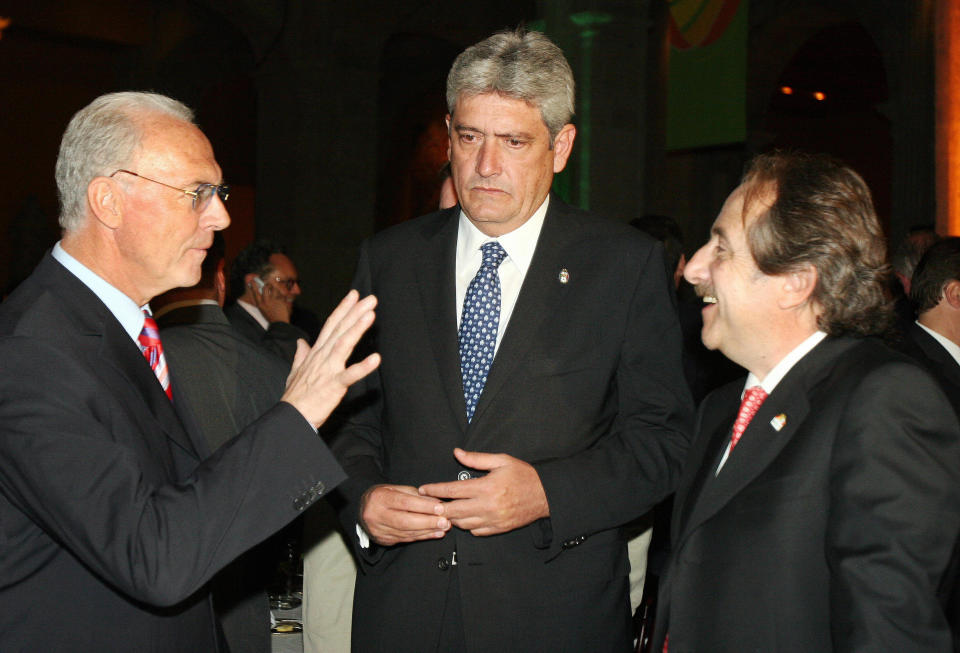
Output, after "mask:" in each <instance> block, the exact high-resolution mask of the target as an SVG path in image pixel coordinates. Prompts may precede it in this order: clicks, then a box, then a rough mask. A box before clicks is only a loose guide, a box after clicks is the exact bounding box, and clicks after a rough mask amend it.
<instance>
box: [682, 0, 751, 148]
mask: <svg viewBox="0 0 960 653" xmlns="http://www.w3.org/2000/svg"><path fill="white" fill-rule="evenodd" d="M666 1H667V3H668V5H669V7H670V27H669V30H670V32H669V38H670V66H669V79H668V83H667V149H668V150H680V149H690V148H698V147H711V146H717V145H729V144H733V143H742V142H743V141H744V140H746V135H747V126H746V125H747V119H746V113H747V111H746V91H747V6H748V3H747V2H741V0H666Z"/></svg>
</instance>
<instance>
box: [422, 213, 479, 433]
mask: <svg viewBox="0 0 960 653" xmlns="http://www.w3.org/2000/svg"><path fill="white" fill-rule="evenodd" d="M458 215H459V210H458V209H456V208H454V209H451V210H449V211H445V212H443V213H442V214H441V219H440V220H439V224H438V225H433V224H432V225H430V227H429V228H428V229H427V230H425V232H424V237H425V245H424V247H423V248H422V255H421V256H420V258H419V261H418V265H417V282H418V283H417V285H418V287H419V289H420V301H421V303H422V306H423V313H424V318H425V319H426V323H427V324H428V325H430V326H431V327H434V326H435V327H436V328H431V333H434V334H440V335H439V337H438V336H436V335H435V336H433V337H431V338H430V342H431V345H432V346H433V352H434V355H435V356H436V359H437V367H438V368H439V370H440V382H441V383H442V384H443V387H444V390H445V391H446V393H447V399H448V400H449V403H450V410H452V411H453V413H454V415H455V416H456V419H457V423H458V424H459V425H460V428H461V429H462V430H466V428H467V407H466V403H465V402H464V399H463V379H462V378H461V375H460V350H459V345H458V343H457V313H456V312H457V310H458V307H457V306H456V303H457V299H456V298H457V289H456V270H455V268H456V258H457V220H458Z"/></svg>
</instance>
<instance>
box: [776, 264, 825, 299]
mask: <svg viewBox="0 0 960 653" xmlns="http://www.w3.org/2000/svg"><path fill="white" fill-rule="evenodd" d="M782 284H783V285H782V286H781V289H782V291H783V292H782V293H781V294H780V302H779V305H780V308H785V309H788V308H797V307H799V306H802V305H803V304H805V303H806V302H807V301H808V300H809V299H810V296H811V295H812V294H813V290H814V288H816V287H817V269H816V268H815V267H813V266H812V265H807V266H806V267H804V268H801V269H800V270H796V271H794V272H788V273H786V274H784V275H782Z"/></svg>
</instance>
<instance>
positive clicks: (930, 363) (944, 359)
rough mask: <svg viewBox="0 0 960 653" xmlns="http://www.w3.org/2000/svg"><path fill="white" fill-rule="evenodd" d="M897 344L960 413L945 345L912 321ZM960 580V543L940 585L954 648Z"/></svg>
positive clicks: (958, 644) (959, 376) (957, 383)
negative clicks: (927, 373) (922, 367)
mask: <svg viewBox="0 0 960 653" xmlns="http://www.w3.org/2000/svg"><path fill="white" fill-rule="evenodd" d="M895 346H896V347H897V349H899V350H900V351H902V352H904V353H905V354H907V355H908V356H911V357H913V358H914V359H915V360H916V361H918V362H919V363H920V364H921V365H923V366H924V367H926V368H927V369H928V370H929V371H930V373H931V374H933V376H934V377H936V379H937V380H938V381H939V382H940V387H941V388H943V391H944V392H945V393H946V395H947V398H948V399H949V400H950V403H951V404H952V405H953V409H954V411H956V413H957V415H960V365H957V361H956V360H954V358H953V357H952V356H951V355H950V353H949V352H948V351H947V350H946V349H944V348H943V345H941V344H940V343H939V342H937V341H936V340H935V339H934V337H933V336H931V335H930V334H929V333H927V332H926V331H924V330H923V329H922V328H920V327H919V326H917V324H916V322H911V323H909V324H907V325H906V326H905V327H904V329H903V335H902V337H901V339H900V340H899V341H898V342H897V343H896V345H895ZM958 579H960V542H958V543H957V547H956V549H955V550H954V554H953V560H952V561H951V563H950V568H949V570H948V571H947V574H946V575H945V583H944V585H943V587H942V588H941V590H942V591H941V601H942V602H943V603H944V605H946V613H947V619H948V620H949V621H950V627H951V628H952V630H953V650H954V651H960V582H958Z"/></svg>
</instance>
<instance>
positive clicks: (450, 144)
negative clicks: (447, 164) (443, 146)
mask: <svg viewBox="0 0 960 653" xmlns="http://www.w3.org/2000/svg"><path fill="white" fill-rule="evenodd" d="M444 122H446V123H447V161H450V160H451V158H450V157H451V155H452V154H453V152H452V151H451V148H452V147H453V134H452V133H451V132H450V114H449V113H448V114H447V117H446V118H444Z"/></svg>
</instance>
